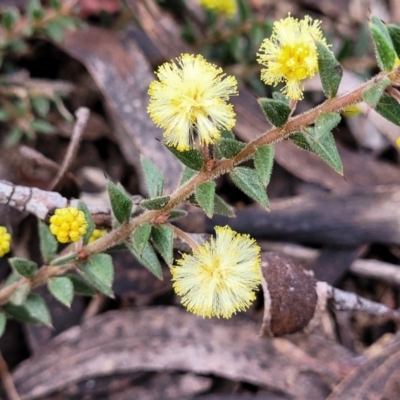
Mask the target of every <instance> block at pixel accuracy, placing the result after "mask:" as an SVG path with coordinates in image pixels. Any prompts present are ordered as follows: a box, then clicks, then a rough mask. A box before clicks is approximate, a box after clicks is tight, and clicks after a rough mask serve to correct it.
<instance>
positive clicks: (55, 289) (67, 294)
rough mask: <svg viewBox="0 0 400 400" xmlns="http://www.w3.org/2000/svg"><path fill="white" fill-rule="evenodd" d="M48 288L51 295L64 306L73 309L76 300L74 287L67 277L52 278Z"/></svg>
mask: <svg viewBox="0 0 400 400" xmlns="http://www.w3.org/2000/svg"><path fill="white" fill-rule="evenodd" d="M47 287H48V288H49V291H50V293H51V294H52V295H53V296H54V297H55V298H56V299H57V300H58V301H59V302H60V303H62V304H64V305H65V306H67V307H71V303H72V300H73V299H74V285H73V283H72V281H71V279H69V278H67V277H66V276H55V277H53V278H50V280H49V282H48V284H47Z"/></svg>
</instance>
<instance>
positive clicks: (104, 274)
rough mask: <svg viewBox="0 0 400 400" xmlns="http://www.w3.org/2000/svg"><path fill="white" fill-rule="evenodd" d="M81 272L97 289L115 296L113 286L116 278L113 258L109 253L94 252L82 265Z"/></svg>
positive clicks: (107, 294)
mask: <svg viewBox="0 0 400 400" xmlns="http://www.w3.org/2000/svg"><path fill="white" fill-rule="evenodd" d="M79 273H80V274H81V275H82V276H83V277H84V278H85V279H86V280H87V281H88V282H89V283H90V284H91V285H93V286H94V287H95V288H96V289H98V290H99V291H100V292H102V293H104V294H105V295H106V296H108V297H111V298H114V293H113V292H112V289H111V286H112V283H113V280H114V267H113V263H112V258H111V256H110V255H108V254H93V255H92V256H90V257H89V259H88V260H87V262H86V263H84V264H82V265H81V268H80V270H79Z"/></svg>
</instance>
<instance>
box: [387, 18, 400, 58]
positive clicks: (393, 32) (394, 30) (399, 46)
mask: <svg viewBox="0 0 400 400" xmlns="http://www.w3.org/2000/svg"><path fill="white" fill-rule="evenodd" d="M386 28H387V29H388V31H389V35H390V37H391V39H392V43H393V47H394V50H395V51H396V54H397V57H400V26H399V25H394V24H388V25H386Z"/></svg>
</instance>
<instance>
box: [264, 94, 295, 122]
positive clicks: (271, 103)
mask: <svg viewBox="0 0 400 400" xmlns="http://www.w3.org/2000/svg"><path fill="white" fill-rule="evenodd" d="M257 101H258V104H259V105H260V107H261V110H262V112H263V113H264V115H265V116H266V117H267V120H268V121H269V122H271V124H272V125H274V126H277V127H282V126H283V125H285V124H286V122H287V120H288V118H289V116H290V114H291V112H292V109H291V108H290V107H289V105H288V104H287V103H285V102H283V101H280V100H274V99H268V98H265V97H262V98H259V99H258V100H257Z"/></svg>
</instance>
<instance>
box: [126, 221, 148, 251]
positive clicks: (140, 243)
mask: <svg viewBox="0 0 400 400" xmlns="http://www.w3.org/2000/svg"><path fill="white" fill-rule="evenodd" d="M150 232H151V225H150V224H149V223H148V222H145V223H144V224H142V225H139V226H138V227H137V228H136V229H135V230H134V231H133V233H132V236H131V242H132V244H133V245H134V246H135V248H136V251H137V252H138V254H139V255H141V254H142V252H143V249H144V247H145V246H146V243H147V242H148V241H149V238H150Z"/></svg>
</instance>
